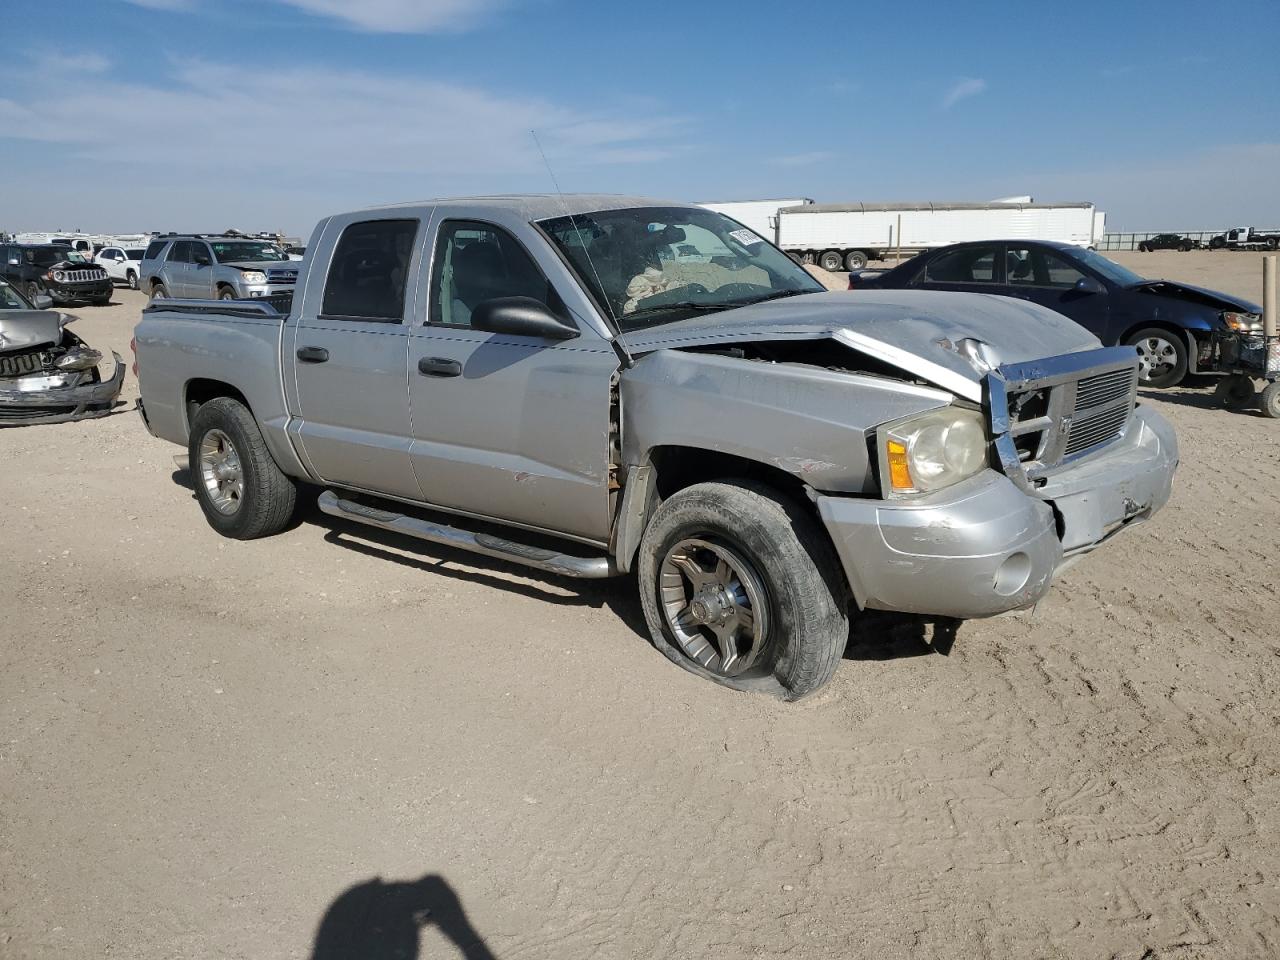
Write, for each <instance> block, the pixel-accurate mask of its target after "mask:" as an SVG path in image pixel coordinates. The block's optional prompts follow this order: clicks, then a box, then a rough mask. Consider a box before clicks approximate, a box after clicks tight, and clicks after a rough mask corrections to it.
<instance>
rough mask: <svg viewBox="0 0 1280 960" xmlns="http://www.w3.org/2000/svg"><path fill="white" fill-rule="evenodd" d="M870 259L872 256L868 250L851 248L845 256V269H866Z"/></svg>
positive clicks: (850, 270)
mask: <svg viewBox="0 0 1280 960" xmlns="http://www.w3.org/2000/svg"><path fill="white" fill-rule="evenodd" d="M870 259H871V258H870V257H868V256H867V251H865V250H850V251H849V252H848V253H847V254H845V257H844V265H845V269H847V270H848V271H849V272H850V273H852V272H853V271H854V270H862V269H865V267H866V266H867V263H868V262H869V261H870Z"/></svg>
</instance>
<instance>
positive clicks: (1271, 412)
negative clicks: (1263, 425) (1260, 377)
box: [1260, 380, 1280, 420]
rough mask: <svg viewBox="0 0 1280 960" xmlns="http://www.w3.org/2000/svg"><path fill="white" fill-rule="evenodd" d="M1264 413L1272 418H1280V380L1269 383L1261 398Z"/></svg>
mask: <svg viewBox="0 0 1280 960" xmlns="http://www.w3.org/2000/svg"><path fill="white" fill-rule="evenodd" d="M1260 404H1261V406H1262V415H1263V416H1264V417H1270V418H1271V419H1272V420H1280V380H1275V381H1272V382H1271V383H1268V384H1267V386H1266V389H1264V390H1263V391H1262V397H1261V398H1260Z"/></svg>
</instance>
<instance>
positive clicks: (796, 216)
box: [730, 202, 1104, 272]
mask: <svg viewBox="0 0 1280 960" xmlns="http://www.w3.org/2000/svg"><path fill="white" fill-rule="evenodd" d="M730 216H733V214H730ZM776 217H777V219H776V223H777V228H776V231H775V233H774V234H773V236H771V237H770V239H772V240H773V241H774V243H776V244H777V245H778V246H779V247H781V248H782V249H783V250H785V251H786V252H787V253H789V254H791V256H792V257H794V258H795V259H797V260H799V261H801V262H802V263H817V264H819V265H820V266H822V267H823V268H825V269H827V270H831V271H833V272H834V271H838V270H860V269H862V268H863V267H865V266H866V265H867V261H869V260H873V259H876V260H879V259H883V258H884V256H885V255H886V254H891V253H895V252H898V251H901V252H904V253H917V252H919V251H921V250H927V249H929V248H931V247H941V246H945V245H946V244H948V243H962V242H964V241H968V240H1058V241H1061V242H1063V243H1071V244H1075V245H1076V246H1080V247H1094V246H1096V245H1097V243H1098V241H1100V240H1101V239H1102V237H1101V235H1100V232H1101V230H1102V227H1103V223H1104V216H1103V215H1102V214H1100V213H1098V212H1097V211H1095V210H1094V207H1093V204H1092V203H1023V202H1014V203H1009V202H996V203H805V204H799V205H796V206H792V207H783V208H781V209H780V210H778V212H777V215H776ZM766 236H768V234H766Z"/></svg>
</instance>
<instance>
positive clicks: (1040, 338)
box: [621, 290, 1102, 401]
mask: <svg viewBox="0 0 1280 960" xmlns="http://www.w3.org/2000/svg"><path fill="white" fill-rule="evenodd" d="M822 338H829V339H832V340H835V341H837V342H839V343H842V344H844V345H845V346H847V347H850V348H852V349H854V350H857V351H858V352H859V353H863V354H865V355H867V356H870V357H874V358H876V359H877V360H881V361H883V362H885V363H889V364H892V365H893V366H896V367H898V368H899V369H901V370H904V371H905V372H907V373H910V374H911V375H913V376H915V377H919V378H920V379H923V380H927V381H929V382H931V383H933V384H935V385H937V386H939V387H942V388H943V389H946V390H950V391H952V392H953V393H956V394H959V395H960V396H962V397H965V398H966V399H969V400H973V401H979V400H980V399H981V396H982V377H983V376H984V372H983V371H980V370H979V369H977V368H976V367H974V366H973V365H972V364H971V363H970V362H969V360H967V359H965V358H964V357H963V356H961V355H960V354H959V353H958V352H956V349H955V347H954V345H955V344H956V343H958V342H959V341H961V340H964V339H973V340H980V341H982V342H984V343H986V344H988V345H989V347H990V351H989V352H988V358H989V359H990V360H991V361H992V362H993V363H994V364H1004V363H1023V362H1025V361H1028V360H1041V359H1044V358H1045V357H1053V356H1058V355H1060V354H1065V353H1079V352H1081V351H1084V350H1093V349H1096V348H1098V347H1101V346H1102V344H1101V342H1100V341H1099V340H1098V338H1097V337H1095V336H1094V335H1093V334H1091V333H1089V331H1087V330H1086V329H1085V328H1084V327H1082V326H1080V325H1079V324H1077V323H1075V322H1074V321H1073V320H1069V319H1067V318H1066V317H1064V316H1063V315H1062V314H1060V313H1056V312H1055V311H1053V310H1050V309H1048V308H1047V307H1042V306H1040V305H1038V304H1034V303H1030V302H1028V301H1025V300H1016V299H1013V298H1010V297H997V296H992V295H990V294H976V293H949V292H941V291H932V290H865V291H852V292H848V293H845V292H829V293H813V294H806V295H804V296H799V297H788V298H786V299H782V300H771V301H768V302H767V303H759V304H753V305H752V306H749V307H738V308H737V309H734V310H724V311H721V312H719V313H710V314H699V315H695V316H693V317H690V318H689V319H687V320H680V321H676V322H674V323H664V324H662V325H661V326H655V327H650V328H647V329H644V330H637V331H634V332H632V333H626V334H624V335H623V336H622V338H621V340H622V343H623V345H624V346H625V347H626V348H627V350H628V351H630V352H631V353H633V354H638V353H647V352H649V351H651V350H661V349H673V348H679V347H694V346H707V345H711V344H717V343H726V344H728V343H741V342H748V341H768V340H817V339H822Z"/></svg>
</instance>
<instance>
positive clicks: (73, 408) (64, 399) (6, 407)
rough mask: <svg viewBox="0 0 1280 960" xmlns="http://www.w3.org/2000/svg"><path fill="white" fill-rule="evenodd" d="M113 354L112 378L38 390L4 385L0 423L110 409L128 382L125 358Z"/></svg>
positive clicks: (82, 415)
mask: <svg viewBox="0 0 1280 960" xmlns="http://www.w3.org/2000/svg"><path fill="white" fill-rule="evenodd" d="M112 357H114V358H115V368H114V370H113V371H112V373H111V376H110V378H104V379H102V380H101V381H99V382H98V383H89V384H83V385H80V386H50V387H47V388H45V389H36V390H32V389H27V390H18V389H13V388H0V426H22V425H25V424H29V423H62V422H65V421H67V420H86V419H89V418H91V417H101V416H105V415H106V414H108V413H110V412H111V408H112V406H113V404H114V403H115V399H116V397H118V396H119V395H120V388H121V387H122V386H123V385H124V361H123V360H121V359H120V354H118V353H112Z"/></svg>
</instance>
